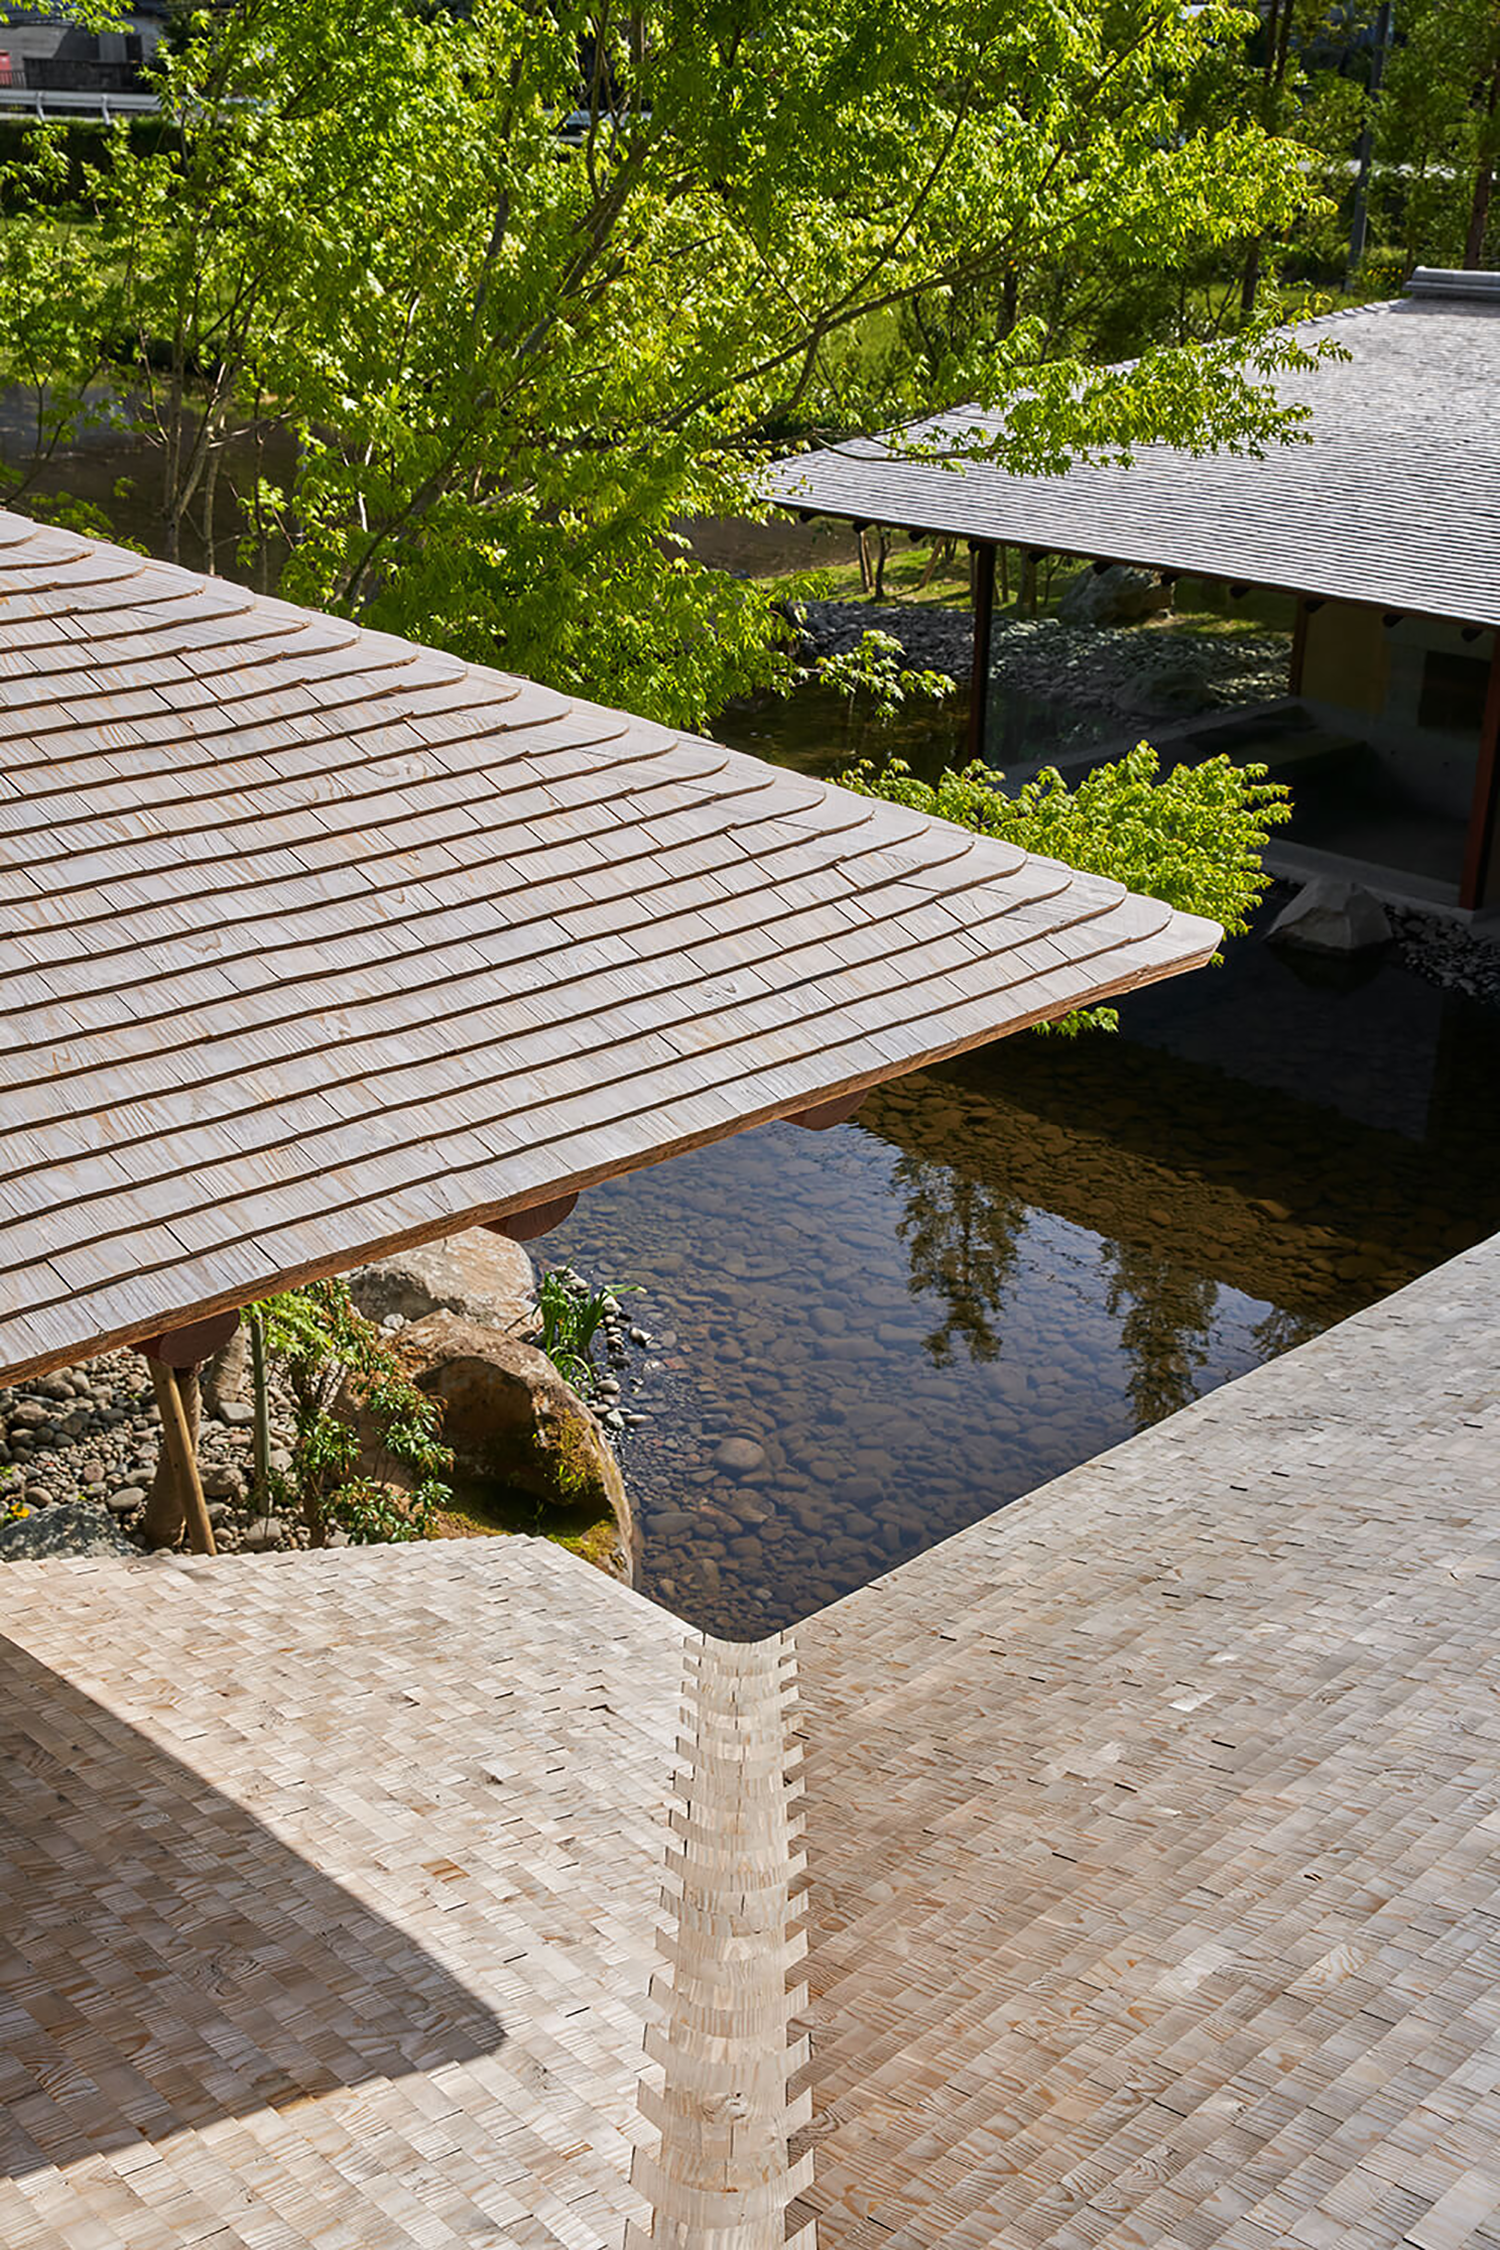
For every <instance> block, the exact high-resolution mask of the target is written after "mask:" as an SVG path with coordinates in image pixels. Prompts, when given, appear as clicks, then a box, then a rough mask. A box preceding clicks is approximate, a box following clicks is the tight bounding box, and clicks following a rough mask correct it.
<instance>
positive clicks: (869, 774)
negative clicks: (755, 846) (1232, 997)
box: [844, 742, 1291, 1031]
mask: <svg viewBox="0 0 1500 2250" xmlns="http://www.w3.org/2000/svg"><path fill="white" fill-rule="evenodd" d="M844 786H845V787H846V788H849V789H852V790H854V791H855V792H856V794H857V795H860V796H864V797H881V798H884V799H885V800H886V802H887V803H890V804H897V805H909V806H911V807H912V809H913V810H914V811H916V812H924V813H932V814H935V815H936V816H937V817H938V818H939V819H940V820H951V821H953V822H955V823H956V824H957V826H959V827H960V828H972V829H975V830H977V831H978V832H979V834H981V835H984V836H999V837H1003V838H1004V839H1005V840H1006V842H1008V843H1012V844H1019V845H1020V846H1021V847H1022V849H1023V850H1025V851H1029V852H1039V853H1041V854H1042V855H1043V857H1045V858H1048V859H1060V860H1063V861H1064V862H1066V864H1067V865H1068V866H1069V867H1077V868H1081V869H1083V870H1085V871H1086V872H1087V873H1090V874H1094V875H1109V876H1113V877H1114V878H1115V880H1116V881H1118V882H1121V883H1124V884H1125V885H1126V887H1127V888H1128V889H1130V890H1133V891H1142V892H1144V893H1145V894H1146V896H1147V897H1148V898H1159V899H1164V900H1165V901H1166V903H1167V904H1168V905H1169V906H1175V907H1179V908H1181V909H1182V910H1183V912H1185V913H1189V914H1202V915H1205V916H1206V917H1207V918H1208V919H1209V920H1210V921H1213V922H1218V923H1220V924H1221V925H1222V927H1223V928H1224V929H1225V930H1226V931H1227V932H1228V933H1229V934H1230V935H1232V936H1233V935H1238V934H1240V933H1241V932H1243V931H1244V930H1245V929H1247V928H1248V927H1249V918H1250V914H1251V911H1252V909H1253V908H1254V906H1255V904H1256V902H1257V900H1258V899H1259V898H1260V897H1261V896H1262V894H1263V893H1264V891H1265V889H1266V886H1267V884H1268V883H1269V881H1270V877H1269V876H1268V875H1267V874H1266V873H1265V870H1264V868H1263V867H1262V865H1261V855H1262V853H1263V852H1264V850H1265V847H1266V843H1267V840H1268V838H1269V836H1270V832H1271V829H1272V828H1273V827H1274V826H1275V825H1276V824H1277V823H1278V822H1280V821H1284V820H1287V819H1289V818H1290V816H1291V803H1290V799H1289V796H1288V792H1287V790H1286V788H1285V787H1284V786H1283V784H1282V783H1280V782H1275V781H1270V780H1268V779H1267V778H1266V768H1265V767H1264V766H1263V765H1255V764H1248V765H1243V766H1240V765H1236V764H1234V762H1233V761H1232V760H1231V759H1229V758H1225V757H1218V758H1207V759H1205V760H1204V761H1203V763H1202V764H1201V765H1196V766H1188V765H1182V766H1175V767H1173V769H1172V771H1171V772H1170V773H1168V774H1166V775H1163V774H1162V773H1161V770H1160V762H1159V760H1158V758H1157V755H1156V752H1155V751H1154V750H1153V749H1152V747H1151V745H1150V744H1149V743H1148V742H1141V743H1138V744H1137V745H1136V747H1135V749H1134V750H1132V751H1129V752H1128V753H1127V755H1126V756H1125V757H1123V758H1119V759H1116V760H1115V761H1114V762H1113V763H1111V764H1106V765H1100V766H1096V767H1095V768H1094V769H1093V771H1092V772H1091V773H1088V774H1086V775H1085V776H1084V778H1083V780H1082V781H1080V782H1079V783H1078V785H1077V787H1076V788H1072V789H1070V788H1069V787H1068V784H1067V783H1066V782H1065V781H1064V780H1063V777H1062V775H1061V774H1060V773H1059V772H1058V771H1057V769H1056V767H1055V766H1045V767H1043V769H1042V771H1041V772H1040V773H1039V774H1037V775H1036V776H1035V778H1034V779H1033V780H1031V781H1028V782H1027V783H1026V784H1025V786H1024V787H1023V788H1021V789H1019V790H1018V791H1017V792H1016V794H1015V795H1014V796H1009V795H1007V794H1006V791H1005V789H1004V787H1003V777H1002V776H1001V775H999V774H997V773H996V772H994V770H993V769H992V768H991V767H989V766H985V765H979V764H975V765H971V766H966V767H964V769H963V770H962V771H961V772H949V773H945V774H943V775H942V776H941V777H940V778H939V780H938V781H937V782H936V783H929V782H925V781H918V780H917V779H916V777H915V776H914V775H913V773H912V772H911V769H910V767H908V766H907V765H905V764H904V763H903V762H902V760H900V759H899V758H892V759H890V760H888V761H887V763H886V764H885V765H883V766H877V765H876V764H875V763H874V762H873V761H871V760H865V761H863V762H862V763H861V764H859V765H856V766H855V767H854V769H853V770H852V772H851V773H849V774H848V775H847V776H846V777H845V780H844ZM1116 1021H1117V1018H1116V1016H1115V1012H1114V1010H1113V1009H1112V1008H1091V1009H1082V1010H1078V1011H1075V1012H1074V1013H1073V1014H1072V1015H1070V1016H1067V1017H1064V1018H1063V1019H1062V1020H1061V1021H1060V1022H1059V1023H1058V1024H1057V1025H1056V1026H1054V1027H1052V1028H1055V1029H1057V1030H1062V1031H1076V1030H1078V1029H1080V1028H1081V1027H1082V1026H1084V1025H1086V1024H1091V1025H1094V1026H1097V1027H1102V1028H1109V1029H1112V1028H1113V1027H1114V1025H1115V1023H1116Z"/></svg>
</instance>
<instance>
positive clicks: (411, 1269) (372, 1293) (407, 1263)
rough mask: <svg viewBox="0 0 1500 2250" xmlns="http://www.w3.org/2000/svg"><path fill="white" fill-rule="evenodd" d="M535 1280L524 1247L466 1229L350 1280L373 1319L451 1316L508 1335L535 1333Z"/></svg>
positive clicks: (384, 1260) (366, 1269)
mask: <svg viewBox="0 0 1500 2250" xmlns="http://www.w3.org/2000/svg"><path fill="white" fill-rule="evenodd" d="M535 1287H536V1275H535V1272H534V1271H533V1269H532V1264H531V1260H530V1258H529V1257H528V1256H527V1254H526V1251H525V1250H524V1249H523V1248H522V1246H521V1244H520V1243H519V1242H512V1241H511V1240H510V1239H509V1237H508V1236H506V1235H503V1234H491V1233H490V1231H489V1229H488V1228H487V1227H467V1228H466V1229H465V1230H464V1232H463V1233H462V1234H450V1235H449V1236H448V1238H447V1240H446V1241H445V1242H424V1243H421V1244H419V1246H418V1247H417V1248H416V1249H415V1250H398V1251H397V1252H396V1254H395V1255H394V1257H390V1258H382V1259H380V1260H379V1261H378V1263H377V1264H375V1265H373V1266H361V1267H360V1268H359V1269H358V1271H357V1272H355V1273H351V1274H350V1276H349V1294H350V1296H351V1297H352V1298H353V1299H354V1302H355V1304H356V1305H357V1307H358V1308H359V1310H360V1311H361V1312H362V1313H364V1314H365V1316H366V1317H367V1318H368V1319H370V1320H386V1319H389V1317H390V1316H391V1314H392V1313H395V1314H397V1315H398V1316H399V1317H400V1318H401V1319H402V1320H404V1321H415V1320H423V1319H425V1318H426V1317H427V1315H428V1314H429V1313H435V1312H451V1313H457V1314H458V1315H459V1316H460V1318H462V1319H464V1320H470V1321H478V1322H480V1323H481V1324H482V1325H483V1326H484V1327H486V1328H495V1329H498V1330H499V1331H500V1332H501V1334H502V1335H506V1336H531V1335H534V1334H535V1332H536V1326H537V1316H536V1305H535V1303H534V1301H533V1292H534V1290H535Z"/></svg>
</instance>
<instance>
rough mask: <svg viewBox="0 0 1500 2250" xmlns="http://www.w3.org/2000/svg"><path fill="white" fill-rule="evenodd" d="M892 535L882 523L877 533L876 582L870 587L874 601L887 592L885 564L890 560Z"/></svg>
mask: <svg viewBox="0 0 1500 2250" xmlns="http://www.w3.org/2000/svg"><path fill="white" fill-rule="evenodd" d="M890 554H891V535H890V533H889V532H888V531H887V530H886V528H885V526H884V524H882V525H881V526H880V528H879V530H878V531H877V532H876V534H875V583H874V585H873V586H872V587H871V589H870V598H871V600H872V601H877V602H878V601H880V600H881V599H882V597H883V596H884V593H885V566H886V564H887V562H889V560H890Z"/></svg>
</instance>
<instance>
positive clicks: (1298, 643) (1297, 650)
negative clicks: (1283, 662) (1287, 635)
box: [1287, 594, 1307, 695]
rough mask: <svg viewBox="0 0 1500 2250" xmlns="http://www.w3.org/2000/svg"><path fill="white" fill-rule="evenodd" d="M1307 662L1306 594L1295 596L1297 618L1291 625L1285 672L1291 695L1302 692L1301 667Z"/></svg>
mask: <svg viewBox="0 0 1500 2250" xmlns="http://www.w3.org/2000/svg"><path fill="white" fill-rule="evenodd" d="M1306 662H1307V596H1306V594H1299V595H1298V596H1297V619H1296V623H1295V624H1294V625H1293V627H1292V662H1291V668H1290V670H1289V672H1288V674H1287V686H1288V687H1289V688H1290V689H1291V691H1292V693H1293V695H1300V694H1301V693H1302V667H1303V666H1304V664H1305V663H1306Z"/></svg>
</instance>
